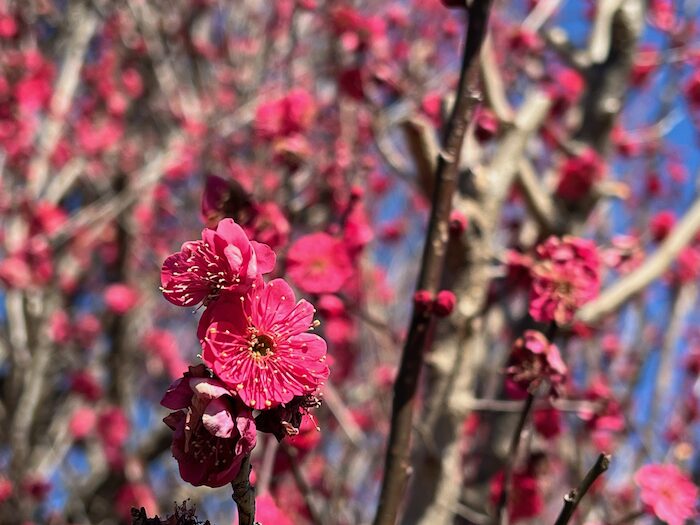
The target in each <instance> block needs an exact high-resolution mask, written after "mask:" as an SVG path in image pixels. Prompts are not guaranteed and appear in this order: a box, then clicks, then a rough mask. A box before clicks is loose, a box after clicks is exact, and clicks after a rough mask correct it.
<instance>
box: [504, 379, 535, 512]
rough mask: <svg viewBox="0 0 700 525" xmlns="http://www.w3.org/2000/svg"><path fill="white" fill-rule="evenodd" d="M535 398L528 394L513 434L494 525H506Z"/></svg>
mask: <svg viewBox="0 0 700 525" xmlns="http://www.w3.org/2000/svg"><path fill="white" fill-rule="evenodd" d="M534 401H535V396H534V395H533V394H531V393H528V394H527V398H526V399H525V403H524V404H523V408H522V410H521V411H520V418H519V419H518V424H517V426H516V427H515V432H513V437H512V438H511V441H510V448H509V449H508V457H507V458H506V464H505V472H504V474H503V489H502V490H501V495H500V496H499V498H498V505H497V506H496V516H495V519H494V525H499V524H500V523H504V519H505V516H506V515H507V512H506V503H507V501H508V493H509V492H510V486H511V484H512V483H513V467H514V465H515V463H516V461H517V459H518V449H519V448H520V439H521V437H522V435H523V429H524V428H525V423H526V422H527V418H528V416H529V415H530V412H531V410H532V405H533V404H534Z"/></svg>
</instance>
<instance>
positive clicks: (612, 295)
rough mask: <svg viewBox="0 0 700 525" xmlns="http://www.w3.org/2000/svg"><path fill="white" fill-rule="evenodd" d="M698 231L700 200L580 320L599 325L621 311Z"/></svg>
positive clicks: (587, 308) (594, 302)
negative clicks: (653, 250)
mask: <svg viewBox="0 0 700 525" xmlns="http://www.w3.org/2000/svg"><path fill="white" fill-rule="evenodd" d="M698 231H700V199H697V200H696V201H695V203H694V204H693V205H692V206H691V207H690V209H689V210H688V211H687V212H686V214H685V216H683V218H682V219H681V220H680V221H679V222H678V224H677V225H676V227H675V228H674V229H673V231H671V233H670V234H669V236H668V237H666V239H665V240H664V241H663V243H662V244H661V245H660V246H659V247H658V248H657V250H656V251H655V252H654V253H652V254H651V255H650V256H649V257H648V258H647V259H646V261H644V263H643V264H642V265H641V266H640V267H639V268H637V269H636V270H634V271H633V272H631V273H629V274H628V275H626V276H625V277H622V278H621V279H620V280H618V281H617V282H616V283H614V284H613V285H612V286H610V288H608V289H607V290H605V291H603V293H601V294H600V295H599V296H598V298H597V299H595V300H594V301H591V302H590V303H588V304H586V305H584V306H583V307H582V308H581V310H579V312H578V315H577V318H578V320H579V321H582V322H584V323H586V324H595V323H597V322H599V321H600V320H601V319H603V318H604V317H605V316H606V315H608V314H610V313H612V312H614V311H615V310H617V309H618V308H619V307H620V306H622V305H623V304H624V303H626V302H627V301H628V300H630V299H631V298H632V297H634V296H635V295H636V294H638V293H639V292H641V291H642V290H643V289H644V288H646V287H647V286H648V285H649V284H651V283H652V282H653V281H654V280H655V279H658V278H659V277H660V276H661V275H662V274H663V273H664V272H665V271H666V270H667V269H668V268H669V266H670V265H671V263H672V262H673V261H674V259H675V258H676V257H677V256H678V254H679V253H680V252H681V250H683V248H685V247H686V246H687V245H688V244H689V243H690V242H691V241H692V240H693V239H694V238H695V235H696V234H697V233H698Z"/></svg>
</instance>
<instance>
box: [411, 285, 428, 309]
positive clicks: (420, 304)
mask: <svg viewBox="0 0 700 525" xmlns="http://www.w3.org/2000/svg"><path fill="white" fill-rule="evenodd" d="M413 306H414V307H415V309H416V311H418V312H429V311H430V310H431V309H432V307H433V294H432V293H430V292H429V291H428V290H417V291H416V293H414V294H413Z"/></svg>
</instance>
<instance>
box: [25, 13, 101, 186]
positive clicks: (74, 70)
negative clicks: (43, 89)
mask: <svg viewBox="0 0 700 525" xmlns="http://www.w3.org/2000/svg"><path fill="white" fill-rule="evenodd" d="M68 16H69V18H70V20H71V23H72V25H73V31H72V33H71V35H70V38H69V39H68V42H67V45H66V54H65V57H64V59H63V66H62V67H61V72H60V74H59V77H58V81H57V82H56V87H55V89H54V92H53V97H52V98H51V105H50V111H51V114H50V116H49V117H48V118H47V120H46V121H45V122H44V125H43V126H42V129H41V132H40V135H39V138H38V140H37V143H38V145H37V153H36V155H35V156H34V157H33V159H32V162H31V164H30V165H29V173H30V180H29V191H30V194H31V195H33V196H35V197H38V196H39V195H40V194H41V192H42V191H43V190H44V187H45V185H46V181H47V178H48V173H49V161H50V158H51V154H52V153H53V151H54V149H55V147H56V144H57V143H58V140H59V138H60V137H61V132H62V131H63V125H64V123H65V119H66V114H67V113H68V110H69V109H70V105H71V103H72V101H73V95H74V94H75V90H76V88H77V87H78V81H79V80H80V70H81V69H82V67H83V61H84V58H85V52H86V50H87V47H88V44H89V42H90V39H91V38H92V35H93V34H94V33H95V29H97V21H98V17H97V14H96V13H95V12H94V11H93V10H92V9H91V8H90V7H88V6H87V5H85V3H83V2H73V3H72V7H71V10H70V12H69V15H68Z"/></svg>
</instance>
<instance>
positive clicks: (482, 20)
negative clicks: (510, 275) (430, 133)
mask: <svg viewBox="0 0 700 525" xmlns="http://www.w3.org/2000/svg"><path fill="white" fill-rule="evenodd" d="M490 7H491V1H490V0H475V1H474V2H473V3H472V5H471V6H470V7H469V8H468V14H469V22H468V27H467V35H466V38H465V42H464V51H463V57H462V68H461V73H460V79H459V87H458V90H457V100H456V101H455V104H454V108H453V110H452V114H451V115H450V119H449V120H448V123H447V127H446V130H445V135H444V137H445V138H444V142H443V144H444V149H443V150H442V151H441V152H440V155H439V157H438V164H437V168H436V174H435V192H434V194H433V205H432V211H431V215H430V222H429V223H428V231H427V235H426V240H425V246H424V249H423V259H422V264H421V270H420V275H419V278H418V286H417V288H418V289H425V290H428V291H432V292H435V291H436V289H437V287H438V285H439V283H440V278H441V276H442V270H443V264H444V256H445V251H446V247H447V240H448V220H449V214H450V211H451V209H452V197H453V195H454V192H455V188H456V184H457V176H458V172H459V160H460V155H461V151H462V144H463V142H464V137H465V135H466V131H467V126H468V124H469V121H470V120H471V117H472V114H473V112H474V108H475V106H476V103H477V102H478V100H479V96H480V92H479V90H478V83H479V67H478V63H479V52H480V49H481V44H482V42H483V40H484V37H485V36H486V30H487V25H488V15H489V9H490ZM430 325H431V317H430V315H429V314H426V313H424V312H421V311H418V310H415V309H414V311H413V314H412V318H411V324H410V327H409V331H408V337H407V338H406V343H405V346H404V349H403V353H402V357H401V365H400V367H399V373H398V376H397V378H396V383H395V384H394V401H393V407H392V418H391V430H390V434H389V442H388V444H387V452H386V458H385V468H384V478H383V480H382V489H381V493H380V497H379V507H378V509H377V514H376V516H375V518H374V525H393V524H394V523H395V522H396V518H397V515H398V512H399V506H400V505H401V502H402V500H403V495H404V492H405V489H406V482H407V480H408V474H409V471H410V461H409V456H410V435H411V427H412V424H413V406H414V404H415V397H416V391H417V387H418V378H419V376H420V370H421V367H422V365H423V349H424V347H425V346H426V344H427V343H428V334H429V332H430V330H429V328H430Z"/></svg>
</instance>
